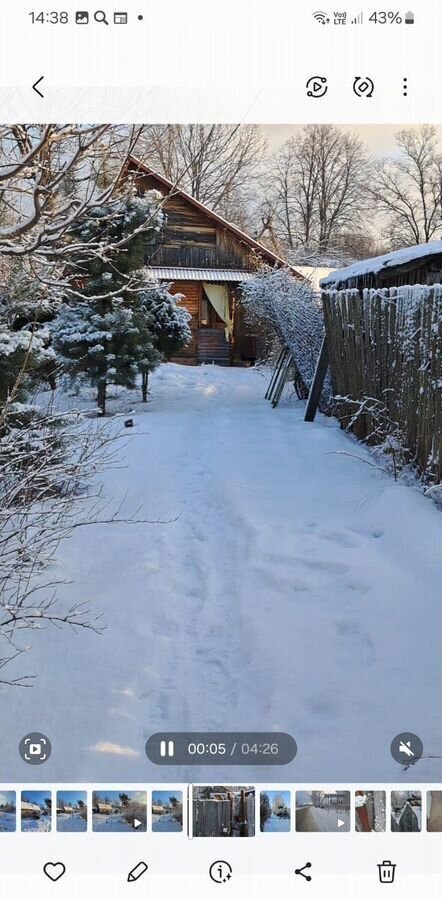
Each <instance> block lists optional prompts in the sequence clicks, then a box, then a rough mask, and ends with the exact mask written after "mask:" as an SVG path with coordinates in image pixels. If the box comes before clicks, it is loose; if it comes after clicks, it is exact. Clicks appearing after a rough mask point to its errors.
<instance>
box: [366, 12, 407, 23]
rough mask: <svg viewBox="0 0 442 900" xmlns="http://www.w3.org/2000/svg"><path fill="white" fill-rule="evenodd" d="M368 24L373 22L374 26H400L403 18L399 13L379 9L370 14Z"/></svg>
mask: <svg viewBox="0 0 442 900" xmlns="http://www.w3.org/2000/svg"><path fill="white" fill-rule="evenodd" d="M369 22H374V23H375V25H401V24H402V22H403V18H402V15H401V13H400V12H398V11H396V10H394V9H388V10H385V9H381V10H378V11H375V12H374V13H372V15H371V16H370V18H369Z"/></svg>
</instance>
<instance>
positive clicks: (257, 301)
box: [241, 269, 324, 390]
mask: <svg viewBox="0 0 442 900" xmlns="http://www.w3.org/2000/svg"><path fill="white" fill-rule="evenodd" d="M241 303H242V305H243V307H244V309H245V311H246V317H247V320H248V322H249V323H250V324H251V325H252V326H255V325H256V324H261V325H262V324H264V325H265V327H266V328H267V329H269V330H270V332H271V333H273V335H274V336H275V337H276V338H277V344H278V346H279V347H281V346H282V347H287V348H288V349H289V350H291V352H292V354H293V358H294V360H295V364H296V367H297V369H298V372H299V375H300V379H301V381H302V384H303V386H304V390H305V389H306V388H307V389H308V388H309V387H310V385H311V383H312V380H313V375H314V372H315V368H316V363H317V360H318V356H319V351H320V349H321V344H322V339H323V336H324V320H323V314H322V307H321V301H320V298H319V297H318V295H317V293H316V292H315V291H314V289H313V287H312V285H311V284H310V282H309V281H307V280H304V279H302V280H301V279H300V278H296V277H295V276H294V275H293V273H292V272H291V270H290V269H263V270H262V271H261V272H259V273H258V274H257V275H256V278H254V279H253V280H252V281H247V282H244V283H243V284H242V285H241Z"/></svg>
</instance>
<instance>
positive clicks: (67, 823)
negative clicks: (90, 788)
mask: <svg viewBox="0 0 442 900" xmlns="http://www.w3.org/2000/svg"><path fill="white" fill-rule="evenodd" d="M87 817H88V808H87V793H86V791H57V831H62V832H66V833H71V832H72V833H73V832H79V831H87Z"/></svg>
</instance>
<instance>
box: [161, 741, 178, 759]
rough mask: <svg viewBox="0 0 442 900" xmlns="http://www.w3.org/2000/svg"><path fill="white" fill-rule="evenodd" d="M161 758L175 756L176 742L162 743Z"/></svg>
mask: <svg viewBox="0 0 442 900" xmlns="http://www.w3.org/2000/svg"><path fill="white" fill-rule="evenodd" d="M160 756H161V757H162V758H163V759H164V757H165V756H168V757H172V756H175V741H160Z"/></svg>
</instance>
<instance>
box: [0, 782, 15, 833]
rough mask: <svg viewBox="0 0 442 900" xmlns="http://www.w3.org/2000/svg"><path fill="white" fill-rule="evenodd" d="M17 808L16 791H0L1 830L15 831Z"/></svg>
mask: <svg viewBox="0 0 442 900" xmlns="http://www.w3.org/2000/svg"><path fill="white" fill-rule="evenodd" d="M16 827H17V809H16V799H15V793H14V791H3V792H1V793H0V831H15V830H16Z"/></svg>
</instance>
